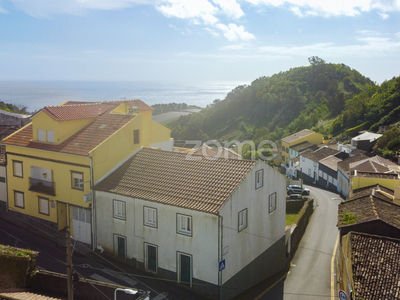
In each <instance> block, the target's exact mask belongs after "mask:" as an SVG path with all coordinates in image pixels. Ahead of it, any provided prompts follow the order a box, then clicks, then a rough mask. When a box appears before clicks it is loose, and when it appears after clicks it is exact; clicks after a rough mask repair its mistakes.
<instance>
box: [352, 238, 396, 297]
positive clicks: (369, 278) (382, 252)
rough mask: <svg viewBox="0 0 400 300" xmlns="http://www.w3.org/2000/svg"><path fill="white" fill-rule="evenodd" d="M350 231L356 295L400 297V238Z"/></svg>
mask: <svg viewBox="0 0 400 300" xmlns="http://www.w3.org/2000/svg"><path fill="white" fill-rule="evenodd" d="M350 234H351V240H350V243H351V264H352V272H353V280H354V288H355V291H354V295H356V297H355V299H357V300H360V299H363V300H376V299H399V295H400V285H399V282H400V272H399V271H400V240H398V239H393V238H389V237H383V236H376V235H369V234H362V233H356V232H351V233H350ZM349 259H350V258H349Z"/></svg>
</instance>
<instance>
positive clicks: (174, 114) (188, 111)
mask: <svg viewBox="0 0 400 300" xmlns="http://www.w3.org/2000/svg"><path fill="white" fill-rule="evenodd" d="M200 110H201V109H195V108H193V109H186V110H181V111H170V112H167V113H165V114H160V115H155V116H153V120H154V121H156V122H158V123H163V122H166V121H169V120H172V119H176V118H179V117H180V116H186V115H190V114H193V113H197V112H199V111H200Z"/></svg>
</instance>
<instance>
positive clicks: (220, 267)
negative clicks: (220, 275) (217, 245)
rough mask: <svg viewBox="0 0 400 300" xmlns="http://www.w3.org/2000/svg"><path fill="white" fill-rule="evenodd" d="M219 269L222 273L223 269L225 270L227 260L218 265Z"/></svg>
mask: <svg viewBox="0 0 400 300" xmlns="http://www.w3.org/2000/svg"><path fill="white" fill-rule="evenodd" d="M218 269H219V270H220V271H222V270H223V269H225V258H224V259H223V260H221V261H220V262H219V264H218Z"/></svg>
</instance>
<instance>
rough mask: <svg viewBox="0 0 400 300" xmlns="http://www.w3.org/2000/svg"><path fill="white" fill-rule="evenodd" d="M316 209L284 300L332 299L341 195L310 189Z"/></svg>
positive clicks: (287, 283)
mask: <svg viewBox="0 0 400 300" xmlns="http://www.w3.org/2000/svg"><path fill="white" fill-rule="evenodd" d="M307 188H309V189H310V191H311V196H313V197H314V199H315V204H314V205H315V210H314V213H313V215H312V217H311V220H310V223H309V225H308V227H307V230H306V232H305V234H304V236H303V238H302V240H301V242H300V246H299V248H298V250H297V252H296V255H295V256H294V258H293V260H292V266H291V268H290V273H289V274H288V276H287V277H286V280H285V286H284V299H285V300H302V299H304V300H306V299H307V300H310V299H311V300H312V299H327V300H328V299H331V280H332V279H335V276H334V274H332V273H331V260H332V255H333V252H334V247H335V243H336V239H337V234H338V230H337V227H336V223H337V206H338V205H339V203H340V202H341V198H340V197H339V195H337V194H334V193H331V192H327V191H325V190H322V189H318V188H315V187H311V186H307Z"/></svg>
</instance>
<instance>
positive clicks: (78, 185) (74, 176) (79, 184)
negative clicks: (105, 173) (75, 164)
mask: <svg viewBox="0 0 400 300" xmlns="http://www.w3.org/2000/svg"><path fill="white" fill-rule="evenodd" d="M71 187H72V188H73V189H75V190H81V191H83V173H82V172H76V171H71Z"/></svg>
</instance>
